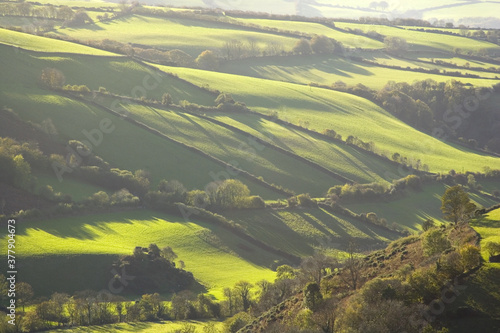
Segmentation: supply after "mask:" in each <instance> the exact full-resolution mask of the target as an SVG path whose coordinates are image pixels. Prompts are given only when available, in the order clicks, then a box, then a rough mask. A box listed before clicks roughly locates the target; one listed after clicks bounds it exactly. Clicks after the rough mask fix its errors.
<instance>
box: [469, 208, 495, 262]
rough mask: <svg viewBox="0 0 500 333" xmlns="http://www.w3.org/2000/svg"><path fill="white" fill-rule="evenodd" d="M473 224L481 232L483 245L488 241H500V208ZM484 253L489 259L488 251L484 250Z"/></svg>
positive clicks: (484, 256) (485, 258)
mask: <svg viewBox="0 0 500 333" xmlns="http://www.w3.org/2000/svg"><path fill="white" fill-rule="evenodd" d="M471 224H472V226H473V228H474V229H475V230H476V231H477V232H478V233H480V234H481V246H484V245H485V244H486V243H488V242H497V243H500V208H499V209H496V210H494V211H491V212H490V213H488V214H487V215H485V216H484V217H481V218H480V219H478V220H476V221H474V222H473V223H471ZM482 255H483V258H484V260H486V261H488V258H489V255H488V253H487V251H484V250H483V251H482ZM497 265H498V264H497Z"/></svg>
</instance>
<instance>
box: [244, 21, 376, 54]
mask: <svg viewBox="0 0 500 333" xmlns="http://www.w3.org/2000/svg"><path fill="white" fill-rule="evenodd" d="M238 20H240V21H242V22H245V23H251V24H256V25H260V26H264V27H270V28H278V29H282V30H289V31H300V32H303V33H308V34H311V35H314V34H316V35H325V36H327V37H329V38H333V39H335V40H337V41H339V42H341V43H342V44H344V45H345V46H349V47H354V48H356V47H359V48H364V49H379V48H383V47H384V44H383V43H382V42H379V41H377V40H374V39H371V38H367V37H364V36H357V35H353V34H349V33H345V32H342V31H338V30H335V29H332V28H329V27H327V26H324V25H322V24H319V23H310V22H297V21H284V20H283V21H281V20H267V19H244V18H238Z"/></svg>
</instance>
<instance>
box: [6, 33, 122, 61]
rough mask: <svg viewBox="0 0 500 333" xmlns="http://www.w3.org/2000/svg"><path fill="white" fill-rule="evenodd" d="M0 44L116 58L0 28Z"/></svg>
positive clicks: (94, 50)
mask: <svg viewBox="0 0 500 333" xmlns="http://www.w3.org/2000/svg"><path fill="white" fill-rule="evenodd" d="M0 43H3V44H7V45H12V46H17V47H21V48H25V49H28V50H33V51H40V52H54V51H55V50H57V52H67V53H75V54H90V55H97V56H117V55H116V54H114V53H111V52H107V51H103V50H99V49H94V48H92V47H88V46H84V45H79V44H74V43H70V42H65V41H60V40H55V39H52V38H46V37H40V36H34V35H30V34H26V33H22V32H17V31H11V30H7V29H1V28H0Z"/></svg>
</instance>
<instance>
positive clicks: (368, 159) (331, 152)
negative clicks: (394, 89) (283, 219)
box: [213, 110, 399, 194]
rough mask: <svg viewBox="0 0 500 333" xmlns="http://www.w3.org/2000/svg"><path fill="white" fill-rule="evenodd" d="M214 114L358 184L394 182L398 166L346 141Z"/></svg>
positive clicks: (250, 117)
mask: <svg viewBox="0 0 500 333" xmlns="http://www.w3.org/2000/svg"><path fill="white" fill-rule="evenodd" d="M284 112H286V110H282V111H281V112H280V111H278V115H279V117H281V116H285V117H286V114H284ZM213 117H214V118H216V119H218V120H220V121H222V122H224V123H226V124H230V125H232V126H235V127H237V128H239V129H243V130H244V131H246V132H248V133H251V134H253V135H255V136H257V137H259V138H261V139H263V140H267V141H269V142H272V143H273V144H275V145H277V146H279V147H281V148H283V149H286V150H290V151H292V152H294V153H296V154H298V155H300V156H303V157H306V158H308V159H309V160H311V161H314V162H316V163H318V164H320V165H322V166H324V167H326V168H328V169H330V170H332V171H335V172H337V173H339V174H341V175H342V176H344V177H347V178H348V179H351V180H353V181H356V182H359V183H370V182H381V183H385V181H392V180H393V179H394V175H395V174H397V167H396V166H394V165H393V164H390V163H387V162H385V161H382V160H380V159H377V158H374V157H373V156H371V155H368V154H366V153H363V152H362V151H359V150H356V149H354V148H352V147H350V146H347V145H345V144H338V143H333V142H331V141H326V140H325V139H324V138H322V137H320V136H319V135H313V134H310V133H308V132H305V131H299V130H296V129H293V128H290V127H288V126H285V125H282V124H278V123H276V122H273V121H270V120H267V119H261V118H259V117H258V116H257V115H252V114H227V113H216V114H214V115H213ZM396 178H399V177H396ZM324 185H327V184H324ZM311 194H312V193H311Z"/></svg>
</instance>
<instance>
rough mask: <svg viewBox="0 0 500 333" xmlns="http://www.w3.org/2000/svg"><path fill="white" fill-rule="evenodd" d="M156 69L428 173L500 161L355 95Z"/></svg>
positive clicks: (295, 85) (224, 76)
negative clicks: (417, 164)
mask: <svg viewBox="0 0 500 333" xmlns="http://www.w3.org/2000/svg"><path fill="white" fill-rule="evenodd" d="M158 67H159V68H162V69H164V70H165V71H167V72H173V73H175V74H178V75H179V77H181V78H184V79H186V80H188V81H191V82H193V83H195V84H198V85H201V84H208V85H209V86H210V87H211V88H216V89H219V90H221V91H224V92H228V93H232V94H233V96H234V97H235V99H236V100H239V101H242V102H244V103H246V105H247V106H248V107H250V108H251V109H253V110H255V111H258V112H261V113H264V114H271V113H272V112H273V111H278V117H279V118H280V119H284V120H287V121H289V122H292V123H295V124H298V123H299V121H302V123H304V121H307V122H308V127H309V128H310V129H313V130H316V131H318V132H321V131H323V130H325V129H334V130H335V131H337V133H340V134H341V135H342V137H343V138H346V137H347V136H349V135H354V136H357V137H358V138H360V139H362V140H363V141H373V142H374V143H375V147H376V149H378V151H379V152H382V153H383V152H386V153H387V154H388V155H392V154H393V153H394V152H398V153H400V154H401V155H403V156H407V157H408V158H409V159H412V160H413V161H416V160H418V159H420V160H421V162H422V164H427V165H428V166H429V168H430V171H432V172H448V171H449V170H450V169H452V168H453V169H456V170H462V169H463V170H470V171H472V170H475V171H482V170H483V168H484V167H485V166H487V165H491V166H492V167H493V168H495V167H496V166H497V165H498V163H499V162H500V159H499V158H495V157H491V156H487V155H485V154H484V155H483V154H481V153H477V152H473V151H472V150H469V149H467V148H464V147H461V146H458V145H455V144H452V143H448V142H443V141H440V140H438V139H436V138H434V137H431V136H429V135H427V134H424V133H422V132H420V131H417V130H415V129H413V128H412V127H410V126H408V125H406V124H404V123H403V122H401V121H400V120H398V119H396V118H395V117H393V116H391V115H390V114H389V113H387V112H386V111H385V110H383V109H382V108H380V107H378V106H377V105H375V104H374V103H372V102H369V101H367V100H366V99H363V98H360V97H357V96H353V95H349V94H346V93H341V92H337V91H331V90H327V89H321V88H315V87H307V86H303V85H297V84H292V83H286V82H278V81H273V80H264V79H258V78H251V77H244V76H237V75H233V74H223V73H214V72H208V71H201V70H196V69H187V68H175V67H167V66H158ZM360 124H361V126H360ZM451 166H453V167H451ZM402 176H404V175H402Z"/></svg>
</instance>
